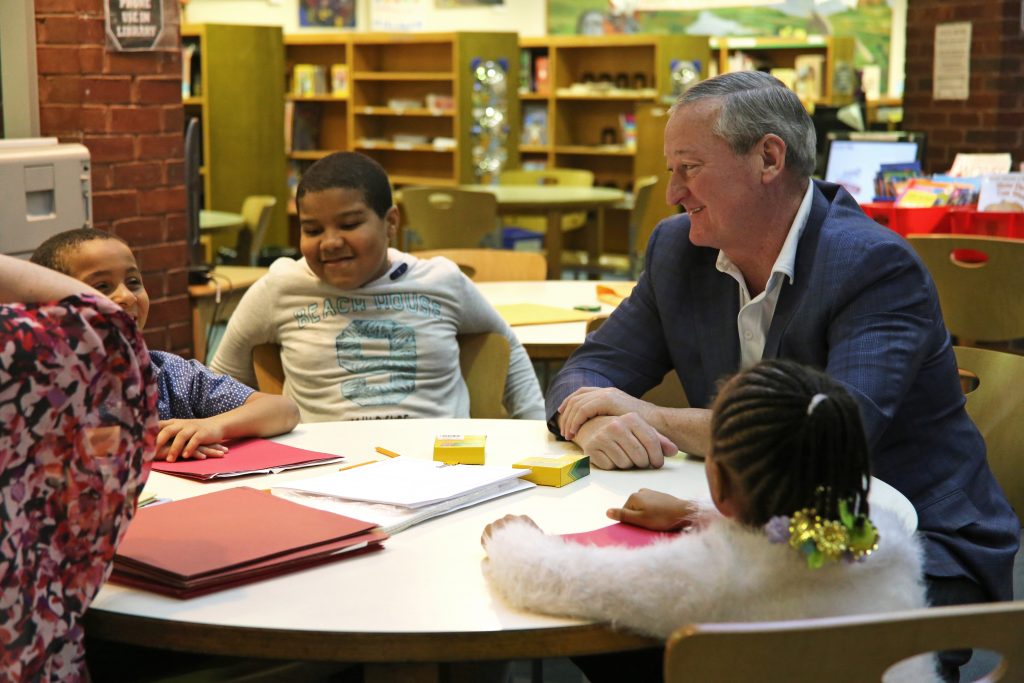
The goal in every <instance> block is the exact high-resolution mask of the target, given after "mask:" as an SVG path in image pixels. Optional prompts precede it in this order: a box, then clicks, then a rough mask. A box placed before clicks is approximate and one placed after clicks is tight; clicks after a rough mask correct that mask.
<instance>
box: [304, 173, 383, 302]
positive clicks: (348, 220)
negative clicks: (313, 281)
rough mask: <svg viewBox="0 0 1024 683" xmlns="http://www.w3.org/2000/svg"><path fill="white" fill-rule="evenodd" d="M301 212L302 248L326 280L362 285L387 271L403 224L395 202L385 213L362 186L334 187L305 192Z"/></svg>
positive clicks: (346, 286)
mask: <svg viewBox="0 0 1024 683" xmlns="http://www.w3.org/2000/svg"><path fill="white" fill-rule="evenodd" d="M299 218H300V223H301V226H302V236H301V238H300V240H299V251H301V252H302V255H303V256H304V257H305V259H306V263H307V264H309V267H310V270H312V271H313V273H314V274H315V275H316V276H317V277H318V278H320V279H321V280H322V281H324V282H326V283H328V284H330V285H334V286H335V287H338V288H339V289H358V288H359V287H362V286H363V285H365V284H366V283H368V282H371V281H373V280H376V279H377V278H379V277H380V276H381V275H383V274H384V273H385V272H387V269H388V243H389V242H390V241H391V239H392V238H393V237H394V236H395V234H396V232H397V230H398V209H397V208H396V207H394V206H392V207H391V208H390V209H389V210H388V212H387V213H386V214H384V217H383V218H381V217H380V216H378V215H377V214H376V213H375V212H374V211H373V209H371V208H370V207H368V206H367V205H366V201H365V199H364V197H363V193H362V191H361V190H356V189H353V188H346V187H334V188H330V189H328V190H321V191H319V192H308V193H306V194H305V195H303V197H302V199H300V200H299Z"/></svg>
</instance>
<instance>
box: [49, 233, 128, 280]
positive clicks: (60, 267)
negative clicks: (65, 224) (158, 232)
mask: <svg viewBox="0 0 1024 683" xmlns="http://www.w3.org/2000/svg"><path fill="white" fill-rule="evenodd" d="M93 240H117V241H119V242H123V243H124V244H126V245H127V244H128V243H127V242H125V241H124V240H123V239H121V238H120V237H118V236H117V235H115V234H113V233H109V232H104V231H103V230H95V229H93V228H75V229H74V230H65V231H64V232H58V233H57V234H56V235H53V236H52V237H49V238H47V239H46V241H44V242H43V243H42V244H40V245H39V246H38V247H36V250H35V251H34V252H32V258H30V259H29V260H30V261H32V263H35V264H38V265H40V266H45V267H46V268H49V269H50V270H56V271H57V272H58V273H64V274H65V275H71V272H70V266H69V265H68V253H69V252H71V251H72V250H74V249H76V248H77V247H78V245H80V244H84V243H85V242H91V241H93Z"/></svg>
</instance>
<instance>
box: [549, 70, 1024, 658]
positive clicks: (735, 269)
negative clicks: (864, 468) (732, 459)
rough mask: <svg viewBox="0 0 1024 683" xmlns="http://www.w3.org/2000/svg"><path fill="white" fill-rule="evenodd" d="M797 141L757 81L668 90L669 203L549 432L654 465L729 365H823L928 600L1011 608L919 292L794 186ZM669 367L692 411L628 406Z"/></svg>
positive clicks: (684, 443) (794, 104) (771, 82)
mask: <svg viewBox="0 0 1024 683" xmlns="http://www.w3.org/2000/svg"><path fill="white" fill-rule="evenodd" d="M814 141H815V136H814V128H813V124H812V123H811V121H810V118H809V117H808V116H807V114H806V112H805V111H804V109H803V107H802V106H801V103H800V101H799V100H798V99H797V98H796V96H795V95H794V94H793V93H792V92H791V91H789V90H788V89H786V88H785V86H783V85H782V84H781V83H780V82H779V81H777V80H775V79H774V78H772V77H770V76H768V75H766V74H762V73H757V72H746V73H734V74H727V75H724V76H720V77H718V78H715V79H711V80H708V81H704V82H703V83H700V84H698V85H696V86H695V87H694V88H692V89H691V90H689V91H688V92H687V93H685V94H684V95H683V96H682V97H681V98H680V101H679V102H678V103H677V104H676V105H675V107H674V108H673V111H672V113H671V116H670V118H669V122H668V124H667V126H666V129H665V157H666V159H667V161H668V168H669V171H670V173H671V179H670V181H669V188H668V196H667V199H668V202H669V204H671V205H678V206H680V207H681V208H682V209H683V211H684V212H685V213H684V214H682V215H678V216H675V217H672V218H669V219H667V220H665V221H663V222H662V223H661V224H660V225H659V226H658V228H657V229H656V230H655V232H654V234H653V236H652V237H651V240H650V243H649V245H648V248H647V256H646V270H645V272H644V273H643V274H642V275H641V277H640V281H639V282H638V284H637V286H636V288H635V289H634V291H633V294H632V295H631V296H630V297H629V299H627V300H626V301H624V302H623V303H622V305H621V306H619V308H618V309H617V310H616V311H615V313H613V314H612V316H611V317H610V318H609V319H608V321H607V322H606V323H605V324H604V325H603V326H602V327H601V328H600V329H599V330H598V331H597V332H595V333H594V334H592V335H591V336H590V337H589V338H588V339H587V341H586V343H585V344H584V345H583V346H582V347H581V348H580V349H579V350H578V351H577V352H576V353H575V354H573V356H572V357H571V358H570V359H569V361H568V362H567V363H566V365H565V366H564V368H563V369H562V371H561V372H560V373H559V374H558V376H557V377H556V378H555V380H554V381H553V383H552V385H551V387H550V389H549V392H548V396H547V413H548V417H549V425H550V427H551V429H552V431H554V432H555V433H556V434H561V435H562V436H565V437H566V438H569V439H572V440H574V441H576V442H577V443H578V444H580V445H581V446H582V447H583V448H584V450H585V452H587V453H588V454H589V455H590V456H591V462H593V463H594V464H595V465H596V466H598V467H603V468H628V467H659V466H661V464H662V462H663V459H664V456H665V455H670V454H673V453H675V451H676V446H678V447H679V448H680V449H682V450H685V451H690V452H694V453H705V452H707V448H708V442H709V419H710V411H708V410H706V407H707V406H708V405H709V404H710V403H711V401H712V399H713V398H714V394H715V391H716V388H717V385H718V383H719V382H720V381H721V380H722V379H723V378H725V377H727V376H729V375H731V374H732V373H735V372H736V371H737V370H738V369H740V368H741V367H747V366H750V365H753V364H754V363H756V362H757V361H758V360H760V359H761V358H762V357H763V358H776V357H779V358H789V359H792V360H796V361H799V362H802V363H806V364H808V365H811V366H814V367H817V368H823V369H824V370H825V371H826V372H828V374H829V375H831V376H832V377H834V378H835V379H837V380H839V381H841V382H842V383H843V384H844V385H845V386H846V387H847V389H849V391H850V392H851V393H852V394H853V396H854V397H855V398H856V399H857V401H858V403H859V405H860V408H861V413H862V417H863V421H864V426H865V430H866V432H867V436H868V440H869V443H870V444H871V447H872V467H873V474H874V475H875V476H876V477H878V478H879V479H881V480H883V481H886V482H887V483H889V484H891V485H892V486H894V487H895V488H897V489H898V490H899V491H900V492H902V493H903V494H904V495H905V496H906V497H907V498H908V499H909V500H910V501H911V502H912V503H913V504H914V507H915V508H916V510H917V514H918V520H919V522H918V527H919V529H920V531H921V533H922V535H923V537H924V540H925V547H926V554H927V556H926V563H925V567H926V573H927V579H928V582H929V598H930V600H931V601H932V603H933V604H951V603H963V602H977V601H984V600H995V599H1000V600H1006V599H1011V597H1012V596H1011V593H1012V571H1013V557H1014V554H1015V553H1016V550H1017V546H1018V544H1019V540H1020V526H1019V523H1018V521H1017V518H1016V517H1015V515H1014V514H1013V511H1012V510H1011V509H1010V507H1009V505H1008V503H1007V502H1006V499H1005V497H1004V495H1003V493H1002V491H1001V490H1000V488H999V486H998V484H997V483H996V482H995V480H994V478H993V476H992V473H991V472H990V471H989V468H988V465H987V463H986V460H985V444H984V441H983V440H982V438H981V436H980V434H979V433H978V431H977V429H976V428H975V427H974V425H973V423H972V422H971V420H970V418H969V417H968V416H967V413H966V412H965V410H964V404H965V400H964V396H963V392H962V390H961V388H960V383H959V377H958V373H957V368H956V359H955V358H954V355H953V350H952V347H951V345H950V339H949V334H948V333H947V331H946V329H945V326H944V324H943V320H942V313H941V311H940V310H939V302H938V297H937V295H936V292H935V286H934V284H933V282H932V280H931V277H930V276H929V275H928V272H927V270H926V269H925V268H924V266H923V265H922V263H921V262H920V261H919V260H918V258H917V257H916V255H915V254H914V252H913V251H912V249H911V248H910V247H909V246H908V245H907V243H906V242H905V241H904V240H903V239H902V238H901V237H899V236H897V235H896V234H895V233H892V232H891V231H888V230H886V229H884V228H882V227H880V226H878V225H877V224H876V223H874V222H873V221H871V220H870V219H869V218H867V217H866V216H865V215H864V213H863V212H862V211H861V209H860V207H858V205H857V204H856V202H855V201H854V200H853V198H852V197H851V196H850V195H849V193H847V192H846V191H845V190H844V189H843V188H841V187H839V186H838V185H833V184H830V183H822V182H817V181H812V180H810V174H811V172H812V171H813V167H814V144H815V142H814ZM673 370H674V371H675V372H676V373H678V375H679V378H680V380H681V381H682V384H683V387H684V388H685V390H686V395H687V398H688V399H689V403H690V405H691V406H693V407H692V408H688V409H667V408H661V407H658V406H654V405H652V404H649V403H646V402H644V401H641V400H639V399H637V398H634V397H637V396H642V395H643V393H644V392H645V391H647V390H648V389H650V388H651V387H653V386H655V385H656V384H658V383H659V382H660V381H661V380H662V378H663V377H664V375H665V374H666V373H667V372H669V371H673ZM947 654H948V653H947ZM966 656H967V657H969V653H968V654H967V655H966ZM946 660H947V661H946V663H949V664H953V660H950V659H949V658H948V657H947V658H946ZM960 661H966V659H964V658H963V657H961V659H960ZM952 672H955V668H953V669H952V670H951V673H952Z"/></svg>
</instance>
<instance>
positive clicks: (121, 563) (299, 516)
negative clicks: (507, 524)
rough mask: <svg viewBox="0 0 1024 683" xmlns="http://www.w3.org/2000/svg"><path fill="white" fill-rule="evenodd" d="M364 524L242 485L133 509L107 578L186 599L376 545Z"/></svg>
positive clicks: (374, 535) (376, 537)
mask: <svg viewBox="0 0 1024 683" xmlns="http://www.w3.org/2000/svg"><path fill="white" fill-rule="evenodd" d="M374 526H375V525H374V524H373V523H372V522H363V521H361V520H358V519H352V518H351V517H345V516H343V515H336V514H334V513H331V512H324V511H322V510H316V509H313V508H310V507H306V506H304V505H299V504H297V503H292V502H290V501H287V500H283V499H281V498H278V497H276V496H272V495H269V494H267V493H263V492H261V491H257V490H256V489H251V488H247V487H239V488H233V489H226V490H224V491H218V492H216V493H208V494H205V495H201V496H196V497H194V498H186V499H184V500H179V501H175V502H173V503H165V504H163V505H156V506H153V507H147V508H145V509H142V510H139V511H138V513H137V514H136V516H135V519H134V520H132V523H131V525H130V526H129V527H128V532H127V533H126V534H125V537H124V540H123V541H121V544H120V546H118V549H117V553H116V555H115V556H114V570H113V573H112V574H111V577H110V580H111V581H112V582H113V583H119V584H123V585H127V586H132V587H135V588H142V589H144V590H149V591H152V592H154V593H160V594H163V595H169V596H172V597H176V598H191V597H195V596H198V595H205V594H207V593H212V592H215V591H219V590H223V589H225V588H231V587H234V586H238V585H242V584H245V583H251V582H253V581H258V580H260V579H264V578H268V577H272V576H277V575H279V574H284V573H287V572H292V571H297V570H299V569H305V568H307V567H312V566H316V565H319V564H323V563H325V562H331V561H334V560H339V559H343V558H346V557H352V556H353V555H357V554H360V553H363V552H367V551H370V550H377V549H379V548H380V547H381V542H382V541H384V540H385V539H386V538H387V534H383V533H379V532H374V531H371V529H373V528H374Z"/></svg>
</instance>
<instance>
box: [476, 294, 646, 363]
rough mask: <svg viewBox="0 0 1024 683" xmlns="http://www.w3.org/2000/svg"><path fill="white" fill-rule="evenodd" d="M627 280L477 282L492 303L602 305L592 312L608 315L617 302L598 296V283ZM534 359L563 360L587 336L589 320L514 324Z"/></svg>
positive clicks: (565, 306)
mask: <svg viewBox="0 0 1024 683" xmlns="http://www.w3.org/2000/svg"><path fill="white" fill-rule="evenodd" d="M600 284H613V285H616V286H620V285H629V284H631V283H627V282H609V283H601V282H594V281H592V280H538V281H534V280H530V281H525V282H477V283H476V287H477V289H479V290H480V292H481V293H482V294H483V295H484V298H485V299H487V301H488V302H490V304H491V305H492V306H500V305H502V304H522V303H534V304H545V305H547V306H559V307H563V308H573V307H574V306H599V307H600V310H598V311H594V312H593V315H594V316H598V315H608V314H609V313H611V312H612V311H614V310H615V306H613V305H611V304H607V303H603V302H601V301H599V300H598V298H597V286H598V285H600ZM512 330H513V331H514V332H515V333H516V336H517V337H518V338H519V341H520V342H522V344H523V346H524V347H525V348H526V353H527V355H529V356H530V358H531V359H532V360H559V361H564V360H565V359H567V358H568V357H569V355H570V354H572V352H573V351H575V350H576V348H577V347H578V346H579V345H580V344H582V343H583V340H584V339H586V336H587V332H586V330H587V323H586V321H578V322H570V323H549V324H544V325H516V326H515V327H513V328H512Z"/></svg>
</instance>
